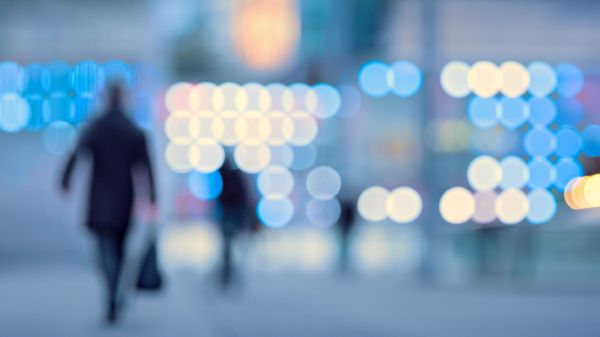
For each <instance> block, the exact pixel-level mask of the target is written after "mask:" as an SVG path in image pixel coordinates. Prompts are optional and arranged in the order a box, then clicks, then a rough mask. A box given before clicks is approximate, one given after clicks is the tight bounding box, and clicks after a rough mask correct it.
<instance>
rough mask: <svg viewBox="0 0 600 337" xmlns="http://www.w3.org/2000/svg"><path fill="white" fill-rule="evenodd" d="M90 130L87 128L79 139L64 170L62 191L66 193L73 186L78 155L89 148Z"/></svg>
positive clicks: (61, 183) (61, 184)
mask: <svg viewBox="0 0 600 337" xmlns="http://www.w3.org/2000/svg"><path fill="white" fill-rule="evenodd" d="M88 132H89V130H86V131H85V132H84V133H83V134H82V136H81V138H80V139H79V140H78V142H77V146H76V147H75V149H74V150H73V152H71V154H70V155H69V159H68V160H67V164H66V165H65V168H64V170H63V174H62V179H61V182H60V187H61V189H62V191H63V192H65V193H66V192H68V191H69V188H70V186H71V176H72V174H73V169H74V168H75V164H76V163H77V157H78V156H79V155H80V154H82V153H84V152H85V151H87V148H88V146H89V144H88V143H89V142H88V139H89V135H88Z"/></svg>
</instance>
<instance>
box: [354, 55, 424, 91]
mask: <svg viewBox="0 0 600 337" xmlns="http://www.w3.org/2000/svg"><path fill="white" fill-rule="evenodd" d="M422 77H423V76H422V74H421V70H419V68H418V67H417V66H416V65H415V64H414V63H412V62H409V61H398V62H395V63H393V64H391V65H387V64H385V63H383V62H378V61H371V62H368V63H366V64H365V65H364V66H363V67H362V69H361V70H360V72H359V74H358V83H359V86H360V88H361V89H362V90H363V91H364V92H365V93H366V94H367V95H369V96H372V97H382V96H385V95H387V94H389V93H390V92H391V93H393V94H394V95H396V96H400V97H409V96H412V95H414V94H415V93H416V92H417V91H418V90H419V88H420V87H421V83H422V81H423V79H422Z"/></svg>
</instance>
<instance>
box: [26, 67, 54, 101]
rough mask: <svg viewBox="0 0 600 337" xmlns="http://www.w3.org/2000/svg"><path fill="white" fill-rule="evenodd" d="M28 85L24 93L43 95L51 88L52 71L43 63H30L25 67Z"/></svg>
mask: <svg viewBox="0 0 600 337" xmlns="http://www.w3.org/2000/svg"><path fill="white" fill-rule="evenodd" d="M25 74H26V79H27V81H26V85H25V90H24V94H25V95H27V96H42V95H44V94H45V93H46V92H47V91H48V90H50V82H51V77H50V72H49V71H48V70H47V69H46V67H44V66H43V65H41V64H36V63H34V64H30V65H28V66H27V67H26V68H25Z"/></svg>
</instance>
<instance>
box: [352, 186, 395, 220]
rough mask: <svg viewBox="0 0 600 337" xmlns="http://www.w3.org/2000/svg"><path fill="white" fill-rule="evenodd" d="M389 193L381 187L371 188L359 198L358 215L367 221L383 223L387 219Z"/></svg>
mask: <svg viewBox="0 0 600 337" xmlns="http://www.w3.org/2000/svg"><path fill="white" fill-rule="evenodd" d="M388 196H389V191H388V190H387V189H385V188H383V187H380V186H373V187H369V188H367V189H366V190H364V191H363V192H362V193H361V194H360V197H359V198H358V203H357V209H358V213H359V214H360V215H361V216H362V217H363V218H364V219H365V220H367V221H373V222H376V221H381V220H384V219H385V218H386V217H387V210H386V205H387V200H388Z"/></svg>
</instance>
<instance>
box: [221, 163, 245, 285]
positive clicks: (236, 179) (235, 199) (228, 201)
mask: <svg viewBox="0 0 600 337" xmlns="http://www.w3.org/2000/svg"><path fill="white" fill-rule="evenodd" d="M219 173H220V174H221V178H222V179H223V190H222V192H221V194H220V195H219V198H218V200H219V207H218V209H219V227H220V230H221V237H222V252H223V256H222V265H221V270H220V274H219V281H220V283H221V286H222V287H223V288H227V287H229V286H230V284H231V281H232V277H233V273H234V267H233V261H232V259H233V258H232V246H233V240H234V238H235V236H236V235H237V234H238V233H239V232H240V231H241V230H243V229H245V228H246V227H248V226H249V225H250V224H251V222H252V220H253V217H252V216H251V212H252V211H253V210H252V209H251V207H250V204H251V202H250V196H249V194H248V190H247V188H246V182H245V179H244V176H243V174H242V172H241V171H240V170H238V169H236V168H235V167H233V166H232V165H231V163H230V162H229V160H227V159H226V160H225V162H224V163H223V166H222V167H221V168H220V169H219Z"/></svg>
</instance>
